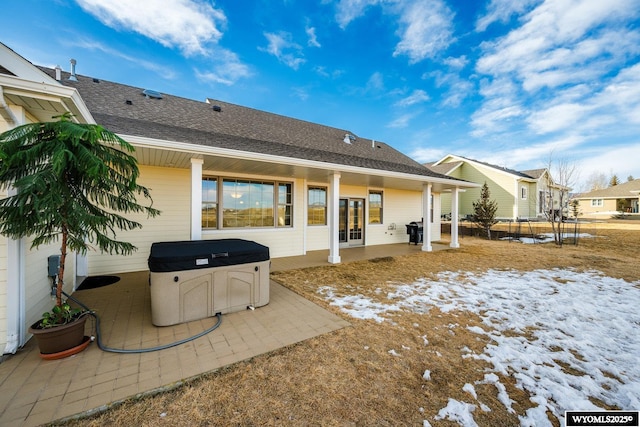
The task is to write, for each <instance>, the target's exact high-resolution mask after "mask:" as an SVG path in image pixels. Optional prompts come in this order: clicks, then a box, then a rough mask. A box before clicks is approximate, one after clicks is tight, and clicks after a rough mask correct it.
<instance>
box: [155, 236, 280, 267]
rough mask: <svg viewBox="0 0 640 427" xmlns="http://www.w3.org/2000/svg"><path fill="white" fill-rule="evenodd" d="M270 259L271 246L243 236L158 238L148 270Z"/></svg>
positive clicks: (210, 265)
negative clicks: (178, 239)
mask: <svg viewBox="0 0 640 427" xmlns="http://www.w3.org/2000/svg"><path fill="white" fill-rule="evenodd" d="M267 260H269V248H268V247H266V246H263V245H261V244H259V243H256V242H253V241H250V240H242V239H219V240H188V241H183V242H156V243H153V244H152V245H151V253H150V254H149V271H152V272H155V273H161V272H167V271H184V270H194V269H199V268H211V267H220V266H225V265H237V264H249V263H252V262H260V261H267Z"/></svg>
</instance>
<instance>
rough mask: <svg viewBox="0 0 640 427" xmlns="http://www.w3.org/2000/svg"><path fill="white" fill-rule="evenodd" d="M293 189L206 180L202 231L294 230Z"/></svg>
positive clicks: (252, 182)
mask: <svg viewBox="0 0 640 427" xmlns="http://www.w3.org/2000/svg"><path fill="white" fill-rule="evenodd" d="M292 189H293V184H291V183H278V182H273V181H255V180H246V179H232V178H224V179H220V178H209V177H207V178H203V180H202V227H203V228H246V227H256V228H258V227H290V226H291V225H292V217H293V216H292V212H293V201H292V200H293V191H292ZM219 211H220V212H219ZM220 214H221V215H220ZM218 220H221V223H219V222H218Z"/></svg>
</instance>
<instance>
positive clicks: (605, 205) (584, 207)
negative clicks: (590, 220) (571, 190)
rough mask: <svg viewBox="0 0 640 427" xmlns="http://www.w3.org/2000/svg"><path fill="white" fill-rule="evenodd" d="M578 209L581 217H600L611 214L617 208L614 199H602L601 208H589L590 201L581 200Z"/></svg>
mask: <svg viewBox="0 0 640 427" xmlns="http://www.w3.org/2000/svg"><path fill="white" fill-rule="evenodd" d="M578 209H579V212H580V213H581V214H582V216H602V215H611V214H613V213H614V212H615V211H616V209H617V206H616V200H615V199H603V200H602V206H591V199H587V200H585V199H582V200H580V204H579V205H578Z"/></svg>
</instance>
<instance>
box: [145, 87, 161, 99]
mask: <svg viewBox="0 0 640 427" xmlns="http://www.w3.org/2000/svg"><path fill="white" fill-rule="evenodd" d="M142 94H143V95H144V96H145V97H146V98H153V99H162V94H161V93H160V92H158V91H157V90H151V89H145V90H143V91H142Z"/></svg>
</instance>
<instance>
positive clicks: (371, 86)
mask: <svg viewBox="0 0 640 427" xmlns="http://www.w3.org/2000/svg"><path fill="white" fill-rule="evenodd" d="M366 90H367V91H381V90H384V79H383V77H382V73H380V72H378V71H376V72H375V73H373V74H372V75H371V77H369V80H368V81H367V88H366Z"/></svg>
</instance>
